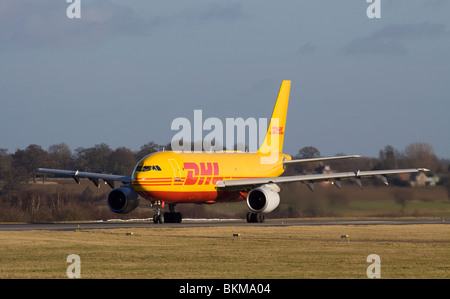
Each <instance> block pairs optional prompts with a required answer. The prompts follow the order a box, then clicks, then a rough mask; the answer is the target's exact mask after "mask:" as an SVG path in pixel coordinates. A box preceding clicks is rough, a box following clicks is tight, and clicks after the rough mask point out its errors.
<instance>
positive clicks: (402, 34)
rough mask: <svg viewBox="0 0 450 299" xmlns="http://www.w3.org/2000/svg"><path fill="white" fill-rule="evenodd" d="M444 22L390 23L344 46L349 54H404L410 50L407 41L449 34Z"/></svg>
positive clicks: (429, 38)
mask: <svg viewBox="0 0 450 299" xmlns="http://www.w3.org/2000/svg"><path fill="white" fill-rule="evenodd" d="M448 34H449V32H448V31H447V29H446V26H445V25H444V24H440V23H429V22H425V23H420V24H390V25H386V26H384V27H383V28H381V29H380V30H378V31H375V32H374V33H372V34H371V35H368V36H363V37H358V38H355V39H353V40H352V41H350V42H349V43H348V44H346V45H345V46H344V47H343V51H344V53H345V54H347V55H354V54H385V55H402V54H406V53H407V52H408V47H407V43H408V42H410V41H417V40H425V39H426V40H432V39H436V38H440V37H443V36H446V35H448Z"/></svg>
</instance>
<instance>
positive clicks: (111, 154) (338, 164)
mask: <svg viewBox="0 0 450 299" xmlns="http://www.w3.org/2000/svg"><path fill="white" fill-rule="evenodd" d="M163 148H165V149H167V150H170V144H167V145H158V144H156V143H154V142H153V141H150V142H148V143H147V144H144V145H143V146H141V148H140V149H139V150H138V151H132V150H130V149H128V148H126V147H118V148H116V149H112V148H111V147H110V146H109V145H107V144H105V143H100V144H96V145H94V146H93V147H89V148H84V147H78V148H76V149H75V150H74V151H72V150H71V149H70V147H69V146H68V145H67V144H66V143H60V144H54V145H51V146H50V147H49V148H48V150H44V149H43V148H42V147H41V146H40V145H36V144H31V145H29V146H28V147H26V148H25V149H18V150H16V152H15V153H8V150H7V149H4V148H0V180H1V181H3V183H4V185H3V188H6V189H8V188H10V189H11V188H12V189H14V188H15V187H16V186H17V185H18V184H21V183H24V182H28V181H30V180H33V181H34V182H36V175H37V173H36V169H37V168H39V167H45V168H54V169H67V170H80V171H87V172H100V173H111V174H118V175H130V174H131V172H132V171H133V168H134V167H135V166H136V164H137V162H138V161H139V160H140V159H142V158H143V157H144V156H146V155H148V154H151V153H153V152H157V151H160V150H162V149H163ZM338 155H339V154H338ZM342 155H343V154H342ZM318 157H321V154H320V151H319V150H318V149H317V148H316V147H314V146H306V147H303V148H301V149H300V150H299V151H298V153H297V154H296V155H293V158H294V159H302V158H318ZM319 164H320V163H310V164H299V165H297V166H296V167H293V168H292V169H293V170H292V171H294V172H296V173H304V172H311V171H313V170H314V169H315V168H316V167H318V166H319ZM329 164H331V166H332V169H333V170H336V171H348V170H354V169H365V170H372V169H374V170H376V169H395V168H411V167H426V168H429V169H431V170H432V171H433V172H435V173H446V172H447V171H448V170H449V163H448V160H439V159H438V157H437V156H436V155H435V154H434V150H433V148H432V146H431V145H429V144H427V143H421V142H417V143H412V144H410V145H408V146H407V147H406V148H405V149H404V150H403V151H400V150H397V149H395V148H394V147H392V146H391V145H386V146H385V147H384V148H383V149H381V150H380V152H379V156H378V158H360V159H351V160H345V161H334V162H329Z"/></svg>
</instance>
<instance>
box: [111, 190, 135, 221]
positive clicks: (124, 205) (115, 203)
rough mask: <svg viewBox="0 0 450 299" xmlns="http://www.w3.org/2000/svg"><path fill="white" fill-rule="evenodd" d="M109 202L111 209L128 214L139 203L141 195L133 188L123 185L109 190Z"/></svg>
mask: <svg viewBox="0 0 450 299" xmlns="http://www.w3.org/2000/svg"><path fill="white" fill-rule="evenodd" d="M107 203H108V207H109V209H110V210H111V211H113V212H114V213H118V214H126V213H129V212H131V211H133V210H134V209H135V208H136V207H137V206H138V205H139V195H138V194H137V193H136V191H134V189H133V188H131V187H129V186H121V187H119V188H116V189H113V190H111V191H110V192H109V194H108V198H107Z"/></svg>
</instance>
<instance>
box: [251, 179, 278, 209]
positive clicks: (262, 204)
mask: <svg viewBox="0 0 450 299" xmlns="http://www.w3.org/2000/svg"><path fill="white" fill-rule="evenodd" d="M278 192H280V188H279V187H278V186H277V185H275V184H266V185H262V186H261V187H257V188H255V189H253V190H252V191H250V192H249V193H248V195H247V206H248V208H249V209H250V210H251V211H252V212H255V213H270V212H272V211H273V210H275V209H276V208H277V207H278V205H279V204H280V195H279V194H278Z"/></svg>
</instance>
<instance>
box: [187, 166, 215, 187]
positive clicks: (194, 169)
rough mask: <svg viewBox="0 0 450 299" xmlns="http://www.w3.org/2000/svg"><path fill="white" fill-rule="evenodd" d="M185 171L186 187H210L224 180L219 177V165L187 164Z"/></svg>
mask: <svg viewBox="0 0 450 299" xmlns="http://www.w3.org/2000/svg"><path fill="white" fill-rule="evenodd" d="M199 165H200V167H199ZM184 170H185V171H187V175H186V180H185V181H184V184H185V185H210V184H211V183H212V184H215V183H216V182H217V181H220V180H223V177H219V176H218V175H219V163H217V162H214V163H211V162H207V163H203V162H202V163H199V164H197V163H193V162H185V163H184Z"/></svg>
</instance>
